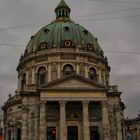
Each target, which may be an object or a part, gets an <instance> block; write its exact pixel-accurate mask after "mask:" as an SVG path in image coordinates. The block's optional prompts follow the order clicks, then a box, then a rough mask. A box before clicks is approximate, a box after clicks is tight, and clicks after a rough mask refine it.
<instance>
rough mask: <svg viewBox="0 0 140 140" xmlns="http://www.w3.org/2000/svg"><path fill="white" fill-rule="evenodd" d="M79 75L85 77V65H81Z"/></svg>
mask: <svg viewBox="0 0 140 140" xmlns="http://www.w3.org/2000/svg"><path fill="white" fill-rule="evenodd" d="M79 74H80V75H82V76H85V67H84V64H83V63H81V64H80V66H79Z"/></svg>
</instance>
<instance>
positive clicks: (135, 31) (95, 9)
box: [0, 0, 140, 117]
mask: <svg viewBox="0 0 140 140" xmlns="http://www.w3.org/2000/svg"><path fill="white" fill-rule="evenodd" d="M58 2H59V0H0V104H3V102H4V101H6V99H7V97H8V94H9V93H12V94H14V91H15V90H16V88H17V72H16V66H17V65H18V61H19V57H20V55H21V54H22V53H23V51H24V49H25V47H26V45H27V43H28V41H29V40H30V37H31V36H32V35H34V34H35V33H36V32H37V31H38V30H39V29H40V28H41V27H43V26H45V25H47V24H49V23H50V22H51V21H52V20H53V19H55V14H54V9H55V7H56V5H57V4H58ZM66 2H67V4H68V5H69V6H70V8H71V10H72V12H71V18H72V19H73V20H74V21H75V22H76V23H79V24H80V25H82V26H84V27H86V28H87V30H89V31H90V32H91V33H92V34H93V35H94V36H95V37H97V38H98V40H99V44H100V45H101V48H102V49H103V50H104V52H105V55H106V56H107V57H108V61H109V65H110V66H111V77H110V83H111V84H112V85H118V86H119V90H120V91H123V94H122V100H123V102H124V103H125V105H126V107H127V108H126V110H125V114H126V116H129V117H136V116H137V114H138V112H139V110H140V0H66ZM117 52H126V53H117ZM127 52H130V53H127ZM131 52H132V53H131Z"/></svg>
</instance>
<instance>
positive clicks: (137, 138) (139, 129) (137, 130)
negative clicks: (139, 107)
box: [125, 114, 140, 140]
mask: <svg viewBox="0 0 140 140" xmlns="http://www.w3.org/2000/svg"><path fill="white" fill-rule="evenodd" d="M125 130H126V136H127V140H140V114H139V115H138V117H136V118H134V119H129V118H127V119H125Z"/></svg>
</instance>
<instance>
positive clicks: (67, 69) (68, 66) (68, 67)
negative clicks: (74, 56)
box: [63, 64, 74, 76]
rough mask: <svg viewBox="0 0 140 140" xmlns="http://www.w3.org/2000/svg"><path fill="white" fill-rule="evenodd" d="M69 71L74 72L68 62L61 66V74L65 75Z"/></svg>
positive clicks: (69, 72)
mask: <svg viewBox="0 0 140 140" xmlns="http://www.w3.org/2000/svg"><path fill="white" fill-rule="evenodd" d="M71 73H74V69H73V66H72V65H70V64H67V65H65V66H64V67H63V75H64V76H66V75H69V74H71Z"/></svg>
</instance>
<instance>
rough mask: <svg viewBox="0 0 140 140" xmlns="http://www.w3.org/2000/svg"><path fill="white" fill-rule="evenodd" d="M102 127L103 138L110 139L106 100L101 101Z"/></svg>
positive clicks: (104, 139)
mask: <svg viewBox="0 0 140 140" xmlns="http://www.w3.org/2000/svg"><path fill="white" fill-rule="evenodd" d="M101 103H102V129H103V140H110V126H109V118H108V106H107V101H102V102H101Z"/></svg>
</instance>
